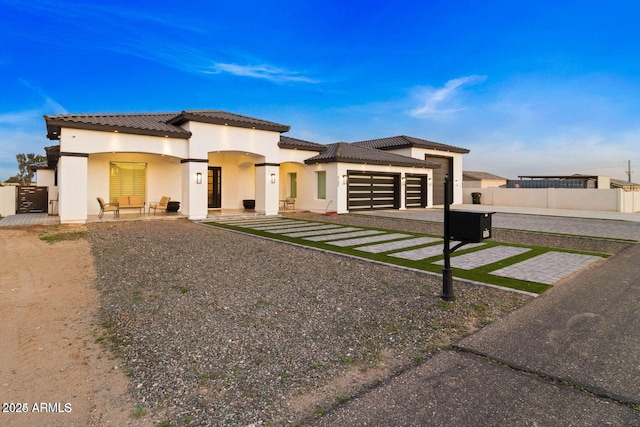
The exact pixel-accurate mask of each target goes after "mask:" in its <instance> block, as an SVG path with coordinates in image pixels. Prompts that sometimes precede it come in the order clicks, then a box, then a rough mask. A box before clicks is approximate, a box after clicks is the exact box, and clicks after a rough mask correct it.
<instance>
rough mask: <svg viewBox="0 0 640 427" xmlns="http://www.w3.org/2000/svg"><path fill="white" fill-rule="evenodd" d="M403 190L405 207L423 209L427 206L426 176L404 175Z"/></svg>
mask: <svg viewBox="0 0 640 427" xmlns="http://www.w3.org/2000/svg"><path fill="white" fill-rule="evenodd" d="M404 185H405V188H404V197H405V206H406V207H408V208H424V207H426V206H427V176H426V175H409V174H407V175H406V179H405V183H404Z"/></svg>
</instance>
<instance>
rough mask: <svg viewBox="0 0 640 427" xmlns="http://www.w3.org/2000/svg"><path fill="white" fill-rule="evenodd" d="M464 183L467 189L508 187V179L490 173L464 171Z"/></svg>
mask: <svg viewBox="0 0 640 427" xmlns="http://www.w3.org/2000/svg"><path fill="white" fill-rule="evenodd" d="M462 181H463V185H464V187H465V188H495V187H504V186H506V185H507V178H503V177H501V176H498V175H493V174H491V173H488V172H474V171H463V172H462Z"/></svg>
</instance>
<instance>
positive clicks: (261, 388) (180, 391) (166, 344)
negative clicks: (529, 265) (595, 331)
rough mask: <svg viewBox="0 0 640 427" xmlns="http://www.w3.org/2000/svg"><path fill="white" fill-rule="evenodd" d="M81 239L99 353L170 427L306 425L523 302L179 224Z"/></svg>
mask: <svg viewBox="0 0 640 427" xmlns="http://www.w3.org/2000/svg"><path fill="white" fill-rule="evenodd" d="M348 217H355V216H348ZM339 218H340V217H339ZM385 221H386V222H388V220H386V219H382V222H380V223H376V224H373V220H372V219H371V218H368V219H367V223H368V224H369V225H370V226H379V227H386V225H385V223H383V222H385ZM88 230H89V232H88V233H87V236H88V239H89V242H90V245H91V250H92V253H93V255H94V258H95V268H96V272H97V287H98V290H99V291H100V294H101V296H100V302H101V307H102V318H103V323H104V325H105V326H106V328H107V331H108V332H107V336H105V337H103V341H104V342H108V343H110V345H111V347H112V348H113V349H114V351H115V352H116V354H117V355H118V356H119V357H120V358H121V360H122V364H123V366H122V367H121V369H123V370H124V371H125V372H126V373H127V375H128V376H129V378H130V380H131V392H132V394H133V395H134V397H135V399H136V400H137V401H138V402H140V403H141V405H142V407H143V408H144V410H145V413H146V414H147V415H145V417H147V418H150V419H151V420H152V421H153V422H165V421H166V422H170V423H171V425H189V424H191V425H249V424H255V425H260V424H264V425H288V424H292V425H293V424H300V423H304V421H305V420H308V419H310V418H312V417H315V416H319V415H320V414H322V413H323V412H324V411H326V410H327V409H329V408H330V407H332V406H334V405H339V404H341V403H343V402H345V401H346V400H348V399H349V398H350V397H352V396H354V395H357V394H358V393H361V392H363V391H364V390H366V389H367V388H369V387H372V386H375V384H377V383H379V382H381V381H385V380H386V379H388V378H390V377H392V376H393V375H395V374H397V373H398V372H401V371H403V370H405V369H407V368H410V367H412V366H414V365H415V364H416V363H420V361H421V360H423V359H424V358H426V357H429V355H431V354H433V353H434V352H436V351H438V348H442V347H446V346H447V345H449V344H451V343H453V342H455V341H456V340H458V339H459V338H461V337H463V336H465V335H468V334H469V333H471V332H473V331H474V330H477V329H478V328H480V327H482V326H483V325H486V324H488V323H490V322H491V321H493V320H494V319H495V318H497V317H499V316H502V315H504V314H505V313H508V312H510V311H511V310H514V309H516V308H518V307H520V306H521V305H522V304H525V303H526V302H527V301H528V300H529V297H526V296H523V295H520V294H516V293H512V292H505V291H500V290H497V289H493V288H488V287H482V286H472V285H468V284H465V283H458V282H455V281H454V286H455V290H456V295H457V296H458V300H457V301H455V302H453V303H447V302H444V301H442V300H441V299H440V298H439V297H438V296H439V294H440V292H441V287H442V282H441V278H440V277H438V276H430V275H426V274H421V273H416V272H409V271H404V270H400V269H396V268H392V267H388V266H382V265H377V264H373V263H370V262H367V261H361V260H357V259H352V258H347V257H343V256H339V255H335V254H330V253H324V252H319V251H314V250H312V249H307V248H300V247H296V246H292V245H288V244H284V243H280V242H273V241H269V240H264V239H260V238H256V237H252V236H246V235H242V234H238V233H234V232H231V231H227V230H223V229H220V228H216V227H210V226H206V225H201V224H195V223H191V222H188V221H186V220H178V221H145V222H122V223H103V224H91V225H89V226H88ZM181 423H182V424H181Z"/></svg>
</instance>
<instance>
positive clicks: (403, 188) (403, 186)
mask: <svg viewBox="0 0 640 427" xmlns="http://www.w3.org/2000/svg"><path fill="white" fill-rule="evenodd" d="M398 210H399V211H404V210H407V174H406V173H405V172H400V207H399V208H398Z"/></svg>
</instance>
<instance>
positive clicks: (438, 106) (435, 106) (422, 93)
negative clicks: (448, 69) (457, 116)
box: [407, 75, 487, 119]
mask: <svg viewBox="0 0 640 427" xmlns="http://www.w3.org/2000/svg"><path fill="white" fill-rule="evenodd" d="M486 79H487V76H478V75H471V76H467V77H460V78H457V79H452V80H449V81H448V82H447V83H445V85H444V86H443V87H441V88H436V89H434V88H423V89H420V90H419V91H418V97H419V98H420V101H419V103H420V105H419V106H418V107H416V108H414V109H412V110H409V111H407V114H408V115H410V116H412V117H416V118H423V119H424V118H426V119H430V118H437V117H442V116H447V115H450V114H452V113H455V112H457V111H461V110H463V109H464V107H458V106H456V105H455V104H454V103H453V100H454V99H455V98H456V96H458V95H459V94H460V92H461V90H462V87H463V86H469V85H474V84H477V83H481V82H483V81H485V80H486Z"/></svg>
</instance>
